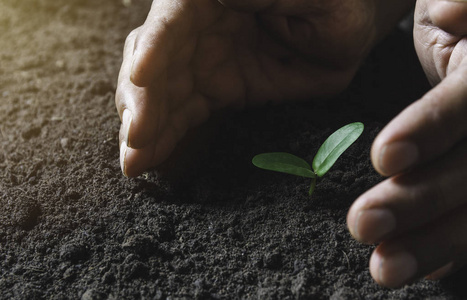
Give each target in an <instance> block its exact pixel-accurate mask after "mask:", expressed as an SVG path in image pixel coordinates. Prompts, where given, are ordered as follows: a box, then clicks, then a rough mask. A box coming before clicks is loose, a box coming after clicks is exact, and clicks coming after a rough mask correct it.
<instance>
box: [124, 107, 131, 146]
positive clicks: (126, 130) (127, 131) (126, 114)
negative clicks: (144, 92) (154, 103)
mask: <svg viewBox="0 0 467 300" xmlns="http://www.w3.org/2000/svg"><path fill="white" fill-rule="evenodd" d="M132 121H133V115H132V113H131V111H130V110H129V109H125V110H124V111H123V116H122V122H123V132H124V134H125V143H126V146H128V147H130V145H131V144H130V128H131V122H132Z"/></svg>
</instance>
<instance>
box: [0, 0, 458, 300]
mask: <svg viewBox="0 0 467 300" xmlns="http://www.w3.org/2000/svg"><path fill="white" fill-rule="evenodd" d="M149 4H150V1H149V0H138V1H136V0H134V1H130V0H127V1H123V2H122V0H101V1H92V0H21V1H18V0H2V1H0V29H1V30H0V43H1V47H0V97H1V98H0V99H1V101H0V207H1V211H0V299H210V298H212V299H328V298H331V299H389V298H392V299H420V298H425V299H427V298H429V299H462V298H464V297H466V296H467V295H466V291H465V289H464V288H463V286H462V285H463V284H464V283H465V278H466V277H467V276H466V274H467V270H461V271H460V272H458V273H457V274H455V275H453V276H451V277H449V278H447V279H446V280H443V281H440V282H431V281H426V280H421V281H418V282H416V283H414V284H412V285H409V286H406V287H404V288H401V289H396V290H390V289H385V288H382V287H379V286H378V285H376V284H375V283H374V282H373V280H372V279H371V277H370V274H369V272H368V259H369V256H370V253H371V251H372V249H373V248H374V246H368V245H362V244H359V243H357V242H355V241H354V240H353V239H352V238H351V236H350V234H349V233H348V231H347V229H346V224H345V216H346V213H347V210H348V208H349V207H350V205H351V203H352V202H353V201H354V200H355V198H356V197H357V196H358V195H359V194H361V193H363V192H364V191H365V190H367V189H368V188H370V187H372V186H373V185H375V184H376V183H378V182H379V181H381V180H383V178H382V177H381V176H379V175H378V174H377V173H376V172H375V171H374V170H373V169H372V167H371V164H370V161H369V149H370V145H371V142H372V140H373V139H374V137H375V135H376V134H377V133H378V131H379V130H381V129H382V127H383V126H384V124H386V123H387V122H388V121H389V120H390V119H391V118H392V117H393V116H394V115H396V114H397V113H398V112H399V111H400V110H401V109H403V107H404V106H406V105H407V104H408V103H410V101H413V100H415V99H417V98H418V97H419V96H420V95H422V94H423V93H424V92H425V91H426V90H427V89H428V88H429V87H428V85H427V83H426V81H425V79H424V77H423V74H422V72H421V69H420V66H419V65H418V63H417V60H416V57H415V54H414V50H413V46H412V41H411V39H410V35H407V34H405V33H403V32H401V31H398V30H396V31H394V32H393V33H392V34H391V35H390V36H389V37H388V38H387V39H385V40H384V41H383V42H382V43H381V44H380V45H379V46H378V47H377V48H376V49H375V51H374V52H373V53H372V54H371V55H370V57H369V58H368V59H367V60H366V61H365V63H364V64H363V66H362V69H361V70H360V72H359V74H358V75H357V77H356V78H355V80H354V81H353V82H352V84H351V86H350V87H349V88H348V90H346V91H345V92H344V93H342V94H341V95H339V96H337V97H336V98H334V99H314V100H312V101H310V102H307V103H302V104H291V105H284V106H267V107H263V108H261V109H259V108H258V109H253V110H249V111H247V112H241V113H235V114H233V115H231V116H229V121H228V122H224V123H220V124H219V123H215V124H216V125H215V126H214V125H210V128H208V129H209V130H208V131H209V136H210V138H202V142H199V143H198V144H202V145H206V147H201V151H197V152H196V153H197V154H196V156H194V155H195V154H190V155H191V156H188V157H191V159H189V161H190V162H196V163H188V162H187V164H184V163H182V164H180V163H179V164H178V165H173V168H174V169H176V170H178V171H177V172H178V174H177V176H169V177H167V176H161V175H160V174H158V173H155V172H148V173H145V174H144V175H143V176H141V177H139V178H136V179H127V178H125V177H123V176H122V174H121V171H120V167H119V156H118V130H119V126H120V121H119V118H118V115H117V113H116V109H115V107H114V91H115V88H116V79H117V73H118V70H119V67H120V63H121V58H122V48H123V43H124V39H125V37H126V35H127V34H128V33H129V32H130V30H131V29H132V28H134V27H136V26H138V25H140V24H141V23H142V22H143V20H144V18H145V14H146V13H147V11H148V8H149ZM353 121H362V122H364V123H365V125H366V129H365V132H364V134H363V136H362V137H361V138H360V139H359V140H358V141H357V142H356V143H355V144H354V145H353V146H352V147H351V148H349V150H348V151H347V152H346V153H345V154H344V155H343V156H342V158H341V159H340V160H339V161H338V162H337V164H336V165H335V166H334V167H333V168H332V169H331V170H330V172H329V173H328V174H327V175H326V177H325V178H323V179H322V180H320V181H319V182H318V186H317V190H316V191H315V193H314V195H313V198H312V199H310V198H309V197H308V196H307V190H308V184H309V182H308V180H305V179H302V178H296V177H293V176H289V175H283V174H279V173H272V172H267V171H263V170H260V169H256V168H255V167H253V166H252V164H251V158H252V157H253V156H254V155H255V154H258V153H262V152H269V151H286V152H291V153H294V154H296V155H299V156H302V157H304V158H306V159H307V160H309V161H310V160H311V159H312V158H313V155H314V153H315V152H316V150H317V149H318V146H319V144H320V143H322V142H323V141H324V140H325V138H326V137H327V136H328V135H329V134H330V133H331V132H332V131H334V130H336V129H337V128H339V127H341V126H342V125H345V124H347V123H350V122H353ZM208 127H209V126H208ZM212 129H214V130H212ZM192 157H195V159H193V158H192ZM171 166H172V165H171ZM168 169H171V168H168ZM169 175H171V174H169ZM175 177H176V178H175Z"/></svg>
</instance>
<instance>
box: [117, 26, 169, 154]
mask: <svg viewBox="0 0 467 300" xmlns="http://www.w3.org/2000/svg"><path fill="white" fill-rule="evenodd" d="M139 30H140V29H137V30H135V31H133V32H132V33H131V34H130V35H129V36H128V38H127V40H126V42H125V47H124V55H123V63H122V67H121V69H120V74H119V78H118V86H117V91H116V94H115V101H116V105H117V110H118V112H119V115H120V118H121V120H122V123H123V126H122V134H121V138H122V139H123V140H124V141H125V143H126V145H127V146H128V147H132V148H135V149H137V148H143V147H145V146H147V145H148V144H149V143H151V142H154V141H155V140H156V139H157V133H158V130H159V127H160V125H161V124H163V123H164V122H165V120H164V116H165V115H166V113H165V109H166V98H167V85H166V78H165V75H164V74H163V75H161V77H160V78H159V79H158V81H155V82H154V83H153V85H151V86H150V87H147V88H141V87H137V86H135V85H134V84H133V83H132V82H131V81H130V71H131V58H132V48H133V45H134V42H135V38H136V36H137V34H138V31H139Z"/></svg>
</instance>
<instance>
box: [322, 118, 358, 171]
mask: <svg viewBox="0 0 467 300" xmlns="http://www.w3.org/2000/svg"><path fill="white" fill-rule="evenodd" d="M363 129H364V126H363V123H360V122H355V123H351V124H348V125H345V126H344V127H342V128H340V129H338V130H337V131H336V132H334V133H333V134H331V135H330V136H329V137H328V138H327V139H326V141H324V143H323V144H322V145H321V147H320V148H319V150H318V152H317V153H316V156H315V158H314V159H313V170H314V171H315V173H316V175H318V177H321V176H323V175H324V174H326V172H327V171H329V169H330V168H331V167H332V166H333V165H334V163H335V162H336V160H337V159H338V158H339V156H341V154H342V153H344V151H345V150H347V148H349V147H350V145H352V144H353V142H355V141H356V140H357V139H358V138H359V137H360V135H361V134H362V132H363Z"/></svg>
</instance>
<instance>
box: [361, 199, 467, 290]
mask: <svg viewBox="0 0 467 300" xmlns="http://www.w3.org/2000/svg"><path fill="white" fill-rule="evenodd" d="M466 220H467V207H463V208H462V209H459V210H456V211H455V212H454V213H452V214H450V215H448V216H446V217H445V218H442V219H440V220H438V221H437V222H434V223H432V224H430V225H429V226H426V227H424V228H422V229H419V230H416V231H413V232H410V233H409V234H407V235H405V236H404V237H401V238H399V239H396V240H390V241H387V242H383V243H382V244H380V245H379V246H378V248H376V250H375V251H374V252H373V254H372V256H371V259H370V272H371V275H372V276H373V278H374V279H375V280H376V281H377V282H378V283H379V284H380V285H383V286H387V287H391V288H395V287H400V286H402V285H404V284H407V283H410V282H412V281H414V280H417V279H419V278H422V277H424V276H426V275H428V274H432V273H433V272H435V275H436V272H440V273H438V275H441V276H443V275H446V274H448V273H450V272H452V271H453V270H456V269H458V268H459V267H460V266H462V265H463V264H464V263H465V262H466V258H467V236H466V235H465V232H466V231H467V221H466Z"/></svg>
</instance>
